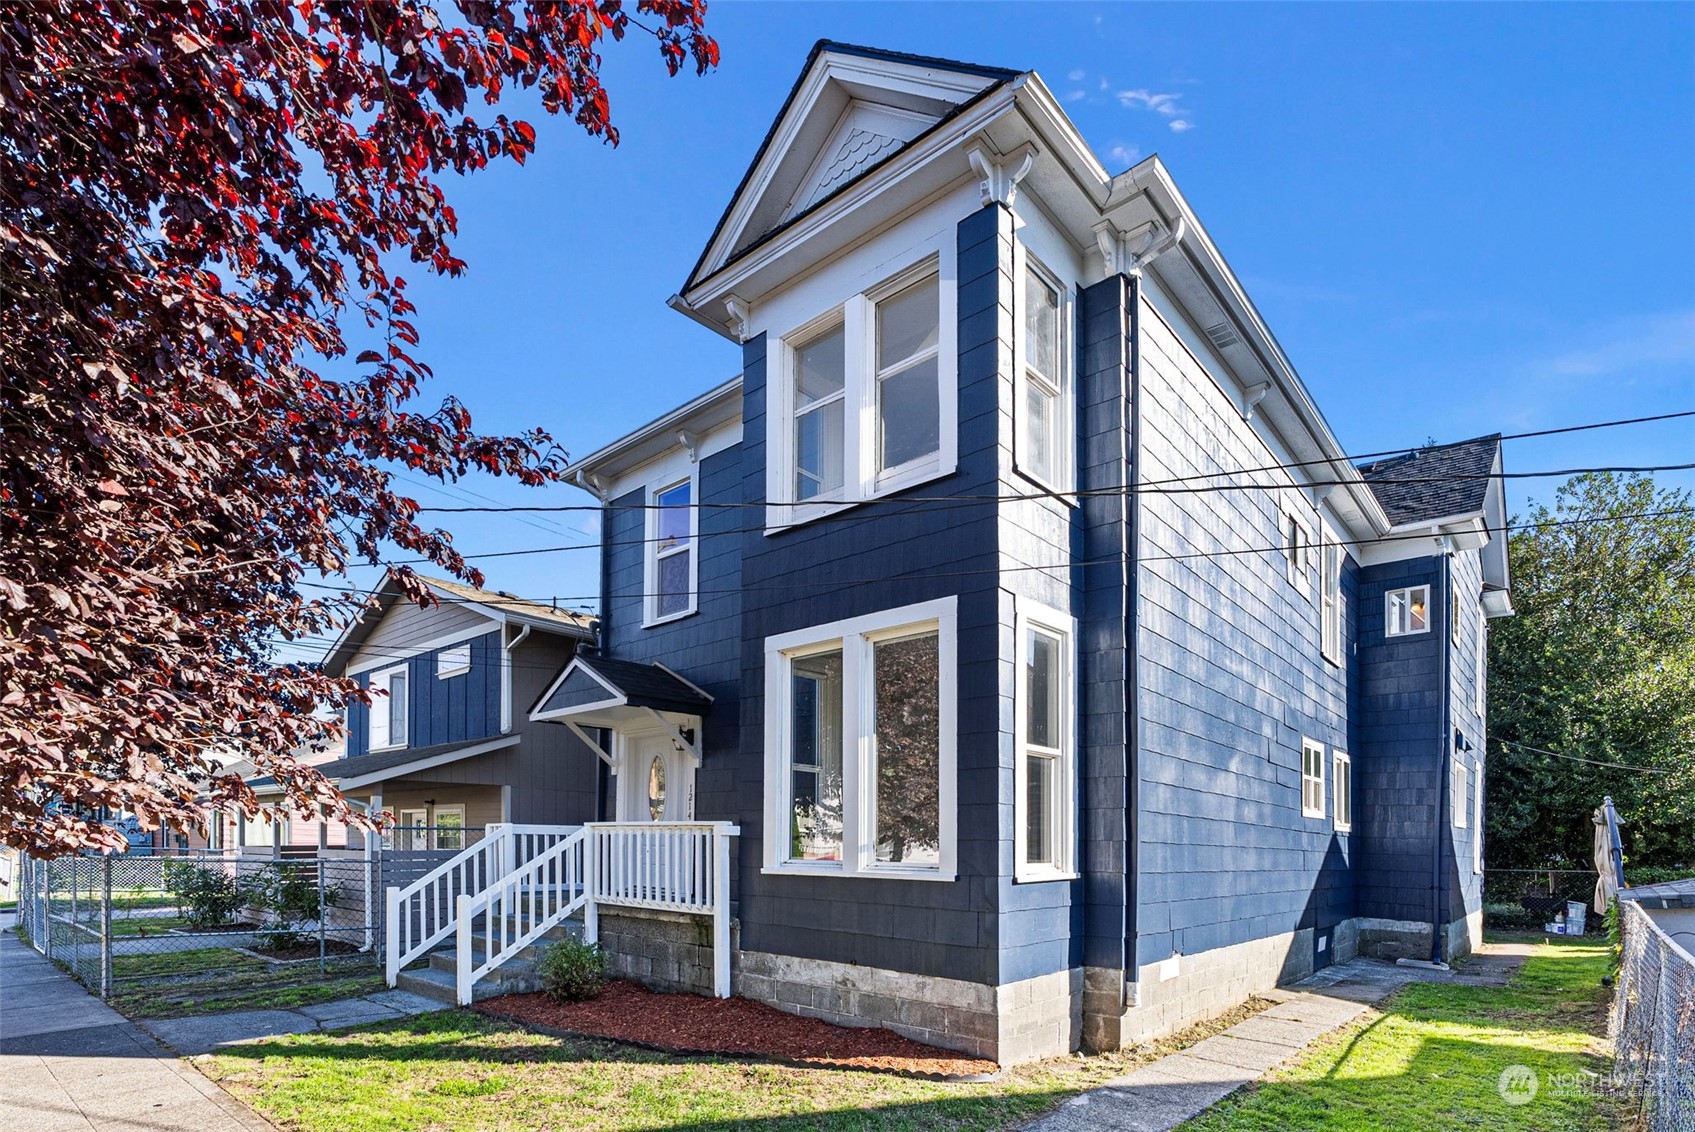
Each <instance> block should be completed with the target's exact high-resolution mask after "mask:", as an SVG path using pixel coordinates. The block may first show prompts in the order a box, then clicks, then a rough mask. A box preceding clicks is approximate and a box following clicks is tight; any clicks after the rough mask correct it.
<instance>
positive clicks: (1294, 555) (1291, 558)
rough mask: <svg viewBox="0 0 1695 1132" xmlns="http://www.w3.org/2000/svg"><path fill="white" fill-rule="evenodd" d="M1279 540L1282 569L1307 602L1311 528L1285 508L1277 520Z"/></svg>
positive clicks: (1291, 509) (1299, 516) (1310, 565)
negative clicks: (1281, 553)
mask: <svg viewBox="0 0 1695 1132" xmlns="http://www.w3.org/2000/svg"><path fill="white" fill-rule="evenodd" d="M1279 528H1280V530H1279V539H1280V541H1281V542H1282V544H1283V569H1284V574H1285V575H1286V576H1287V577H1288V579H1289V582H1290V584H1291V585H1293V586H1295V587H1296V588H1297V589H1299V590H1300V591H1301V593H1302V594H1304V595H1305V596H1306V597H1307V599H1308V600H1311V598H1312V591H1311V590H1310V589H1309V588H1308V587H1309V586H1310V585H1311V583H1310V582H1309V581H1308V578H1307V575H1308V572H1309V571H1310V570H1311V568H1312V528H1311V527H1309V526H1308V525H1307V521H1306V519H1304V518H1303V517H1302V516H1301V515H1299V514H1297V513H1296V511H1295V510H1294V508H1292V507H1290V508H1285V509H1284V511H1283V514H1282V516H1281V518H1280V520H1279Z"/></svg>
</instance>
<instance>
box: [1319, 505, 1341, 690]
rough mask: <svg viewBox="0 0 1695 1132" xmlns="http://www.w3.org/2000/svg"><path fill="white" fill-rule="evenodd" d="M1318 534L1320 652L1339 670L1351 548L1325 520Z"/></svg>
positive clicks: (1321, 522)
mask: <svg viewBox="0 0 1695 1132" xmlns="http://www.w3.org/2000/svg"><path fill="white" fill-rule="evenodd" d="M1319 530H1320V532H1322V533H1321V537H1320V540H1319V545H1318V651H1319V654H1320V655H1321V656H1322V657H1323V658H1324V659H1325V660H1327V661H1329V662H1330V663H1331V664H1333V665H1337V666H1340V665H1341V663H1342V654H1343V647H1344V645H1345V644H1346V642H1347V629H1346V626H1347V619H1346V616H1345V611H1344V610H1343V608H1342V575H1343V574H1344V573H1345V572H1346V570H1347V565H1348V548H1347V547H1346V546H1344V545H1343V544H1342V541H1341V540H1340V539H1339V538H1337V537H1336V533H1335V532H1334V531H1333V530H1331V528H1330V524H1329V523H1327V522H1324V521H1323V520H1322V519H1320V521H1319Z"/></svg>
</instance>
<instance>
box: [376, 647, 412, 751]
mask: <svg viewBox="0 0 1695 1132" xmlns="http://www.w3.org/2000/svg"><path fill="white" fill-rule="evenodd" d="M406 683H407V681H406V668H405V666H404V665H402V666H401V667H399V668H389V669H385V670H384V671H382V672H373V673H372V674H371V727H370V736H369V739H370V742H369V744H368V746H369V747H370V749H371V750H373V751H375V750H378V749H380V748H382V747H404V746H406V709H407V703H408V699H407V687H406Z"/></svg>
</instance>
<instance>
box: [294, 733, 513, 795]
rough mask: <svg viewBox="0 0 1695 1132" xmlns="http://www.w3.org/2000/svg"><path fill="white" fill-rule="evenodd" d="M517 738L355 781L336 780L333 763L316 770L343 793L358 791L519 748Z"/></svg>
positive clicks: (387, 769) (506, 737) (463, 749)
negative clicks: (507, 748)
mask: <svg viewBox="0 0 1695 1132" xmlns="http://www.w3.org/2000/svg"><path fill="white" fill-rule="evenodd" d="M519 738H520V736H517V735H502V736H500V737H499V738H496V739H490V740H489V741H488V742H486V743H475V744H472V745H471V746H468V747H455V748H454V749H453V750H451V751H443V752H442V753H441V754H439V755H432V756H430V757H429V758H427V759H419V760H418V761H417V762H410V763H400V764H398V765H396V766H391V767H384V768H383V769H382V770H373V771H371V772H370V773H369V774H362V775H359V776H358V777H356V778H337V777H336V773H335V763H333V762H328V763H324V764H323V765H322V766H320V767H319V768H318V769H320V770H322V771H323V772H324V773H325V774H326V775H328V776H329V778H330V781H331V782H333V783H335V786H336V789H338V790H341V791H343V792H346V791H348V790H359V789H363V788H364V787H366V786H370V785H372V784H374V783H379V782H388V781H390V780H391V779H396V778H405V777H406V776H407V775H409V774H417V773H418V772H419V771H422V770H431V769H434V768H435V767H438V766H446V765H447V764H448V763H456V762H458V761H459V760H460V759H471V758H476V757H477V756H478V755H486V754H488V753H489V752H490V751H499V750H502V749H504V748H506V747H515V746H517V745H518V740H519Z"/></svg>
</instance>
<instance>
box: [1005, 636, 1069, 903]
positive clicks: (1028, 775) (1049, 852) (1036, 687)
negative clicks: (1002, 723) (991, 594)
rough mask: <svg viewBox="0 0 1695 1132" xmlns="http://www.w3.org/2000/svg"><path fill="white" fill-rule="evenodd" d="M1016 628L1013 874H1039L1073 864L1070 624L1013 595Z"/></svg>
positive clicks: (1055, 873)
mask: <svg viewBox="0 0 1695 1132" xmlns="http://www.w3.org/2000/svg"><path fill="white" fill-rule="evenodd" d="M1017 633H1018V640H1017V654H1016V658H1017V669H1018V675H1017V680H1018V684H1017V710H1016V712H1015V715H1016V726H1017V734H1018V762H1017V764H1016V768H1015V773H1014V794H1013V797H1014V798H1015V800H1016V804H1015V810H1016V818H1017V827H1016V831H1015V835H1014V841H1015V847H1016V850H1017V873H1016V875H1017V878H1018V879H1019V880H1045V879H1050V878H1053V877H1061V876H1069V875H1071V874H1072V873H1074V872H1075V868H1076V866H1075V863H1074V857H1075V849H1074V847H1073V846H1074V843H1075V840H1076V835H1075V832H1074V831H1075V829H1076V821H1077V819H1076V802H1075V798H1076V758H1075V754H1074V752H1075V750H1076V722H1075V718H1076V716H1075V707H1074V705H1075V703H1076V677H1075V675H1074V674H1075V670H1076V662H1075V648H1076V646H1075V641H1076V628H1075V622H1074V621H1073V620H1072V619H1071V618H1070V617H1068V616H1066V615H1064V614H1061V613H1058V612H1055V611H1053V610H1044V609H1039V608H1036V607H1033V606H1027V605H1025V604H1024V603H1020V609H1019V615H1018V625H1017Z"/></svg>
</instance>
